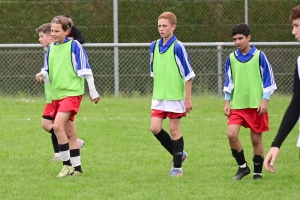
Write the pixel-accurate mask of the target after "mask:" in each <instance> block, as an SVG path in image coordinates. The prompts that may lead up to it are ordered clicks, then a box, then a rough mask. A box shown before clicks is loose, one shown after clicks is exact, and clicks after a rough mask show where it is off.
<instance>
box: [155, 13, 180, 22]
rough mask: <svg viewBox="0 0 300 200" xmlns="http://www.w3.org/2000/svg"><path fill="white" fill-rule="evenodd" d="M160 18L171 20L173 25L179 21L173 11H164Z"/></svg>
mask: <svg viewBox="0 0 300 200" xmlns="http://www.w3.org/2000/svg"><path fill="white" fill-rule="evenodd" d="M158 19H167V20H169V22H170V24H171V25H174V24H176V23H177V19H176V15H175V14H174V13H172V12H164V13H162V14H161V15H159V17H158Z"/></svg>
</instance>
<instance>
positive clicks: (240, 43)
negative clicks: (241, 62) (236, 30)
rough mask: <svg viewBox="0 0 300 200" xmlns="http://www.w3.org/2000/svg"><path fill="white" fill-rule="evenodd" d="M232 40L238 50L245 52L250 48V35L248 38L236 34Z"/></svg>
mask: <svg viewBox="0 0 300 200" xmlns="http://www.w3.org/2000/svg"><path fill="white" fill-rule="evenodd" d="M232 39H233V42H234V45H235V46H236V48H237V49H239V50H240V51H242V52H243V51H244V50H245V49H247V48H248V47H249V42H250V39H251V36H250V35H248V37H246V36H244V35H243V34H236V35H234V36H232Z"/></svg>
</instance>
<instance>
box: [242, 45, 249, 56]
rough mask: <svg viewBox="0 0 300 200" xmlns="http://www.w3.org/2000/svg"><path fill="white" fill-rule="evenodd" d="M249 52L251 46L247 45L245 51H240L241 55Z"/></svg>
mask: <svg viewBox="0 0 300 200" xmlns="http://www.w3.org/2000/svg"><path fill="white" fill-rule="evenodd" d="M250 50H251V46H250V45H248V46H247V47H246V48H245V49H243V50H241V52H242V54H243V55H246V54H247V53H248V52H249V51H250Z"/></svg>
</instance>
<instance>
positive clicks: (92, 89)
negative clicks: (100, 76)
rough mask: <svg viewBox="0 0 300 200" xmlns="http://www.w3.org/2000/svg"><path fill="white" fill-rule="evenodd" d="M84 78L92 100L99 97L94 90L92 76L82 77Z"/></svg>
mask: <svg viewBox="0 0 300 200" xmlns="http://www.w3.org/2000/svg"><path fill="white" fill-rule="evenodd" d="M84 78H85V79H86V82H87V83H88V86H89V91H90V95H91V97H92V99H96V98H98V97H99V94H98V92H97V90H96V87H95V84H94V77H93V75H84Z"/></svg>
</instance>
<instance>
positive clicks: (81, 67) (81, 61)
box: [43, 38, 93, 78]
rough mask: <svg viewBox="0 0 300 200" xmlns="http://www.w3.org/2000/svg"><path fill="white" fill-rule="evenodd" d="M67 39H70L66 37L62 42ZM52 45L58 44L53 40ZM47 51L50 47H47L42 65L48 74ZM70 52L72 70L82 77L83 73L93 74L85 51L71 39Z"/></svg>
mask: <svg viewBox="0 0 300 200" xmlns="http://www.w3.org/2000/svg"><path fill="white" fill-rule="evenodd" d="M69 40H70V39H69V38H66V39H65V40H64V43H65V42H68V41H69ZM53 45H59V44H57V43H56V42H54V43H53ZM49 51H50V47H48V49H47V53H46V58H45V62H44V66H43V70H45V71H46V72H47V73H48V74H49V65H48V57H49ZM70 53H71V54H72V56H71V57H72V63H73V67H74V71H75V73H76V74H77V75H78V76H79V77H81V78H84V76H85V75H93V73H92V70H91V67H90V65H89V62H88V57H87V54H86V51H85V50H84V49H83V47H82V46H81V44H80V43H79V42H78V41H76V40H73V41H72V47H71V52H70Z"/></svg>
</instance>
